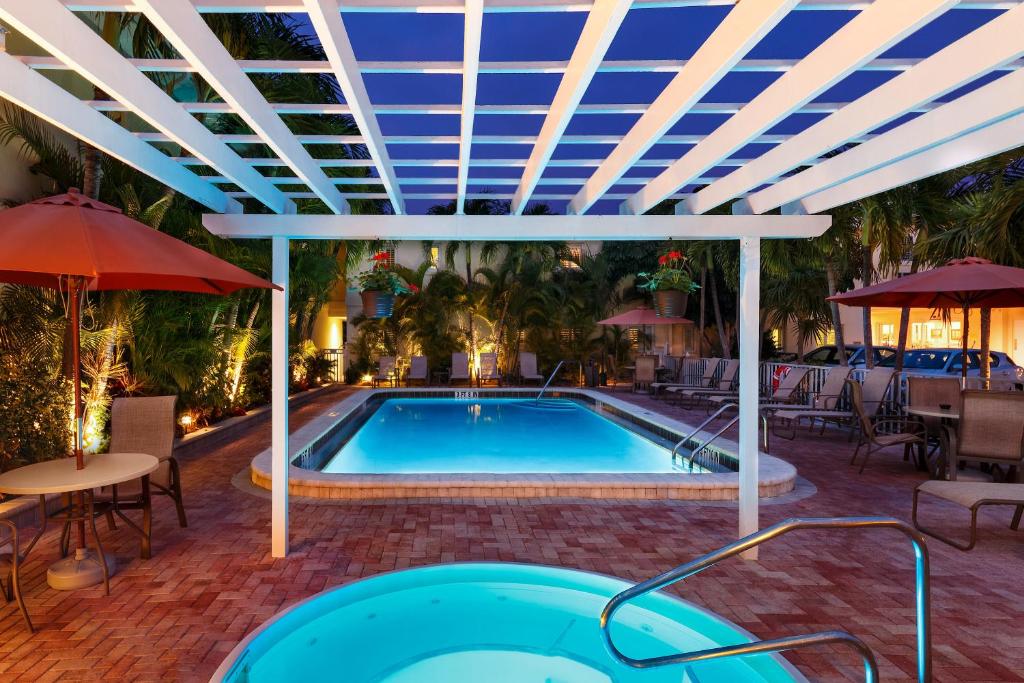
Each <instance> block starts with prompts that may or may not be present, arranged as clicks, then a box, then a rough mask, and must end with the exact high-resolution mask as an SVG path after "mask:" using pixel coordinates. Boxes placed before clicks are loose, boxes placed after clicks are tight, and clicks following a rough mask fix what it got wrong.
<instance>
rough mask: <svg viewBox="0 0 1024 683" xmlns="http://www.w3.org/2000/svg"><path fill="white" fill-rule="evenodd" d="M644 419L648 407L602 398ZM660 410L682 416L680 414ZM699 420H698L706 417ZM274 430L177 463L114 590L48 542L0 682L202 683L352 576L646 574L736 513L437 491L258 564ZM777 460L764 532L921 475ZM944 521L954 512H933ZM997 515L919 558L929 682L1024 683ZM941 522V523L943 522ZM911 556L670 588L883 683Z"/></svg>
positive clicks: (115, 536) (699, 505) (6, 613)
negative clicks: (59, 568) (534, 567)
mask: <svg viewBox="0 0 1024 683" xmlns="http://www.w3.org/2000/svg"><path fill="white" fill-rule="evenodd" d="M341 391H351V390H348V389H342V390H340V391H332V392H327V393H325V394H324V395H323V396H322V397H318V398H316V399H315V400H313V401H311V402H309V403H307V404H305V405H302V406H300V407H298V408H296V409H294V410H293V412H292V418H291V419H292V423H291V424H292V428H293V429H298V428H301V426H302V425H303V424H305V423H306V422H308V421H309V420H310V419H312V418H314V417H315V416H316V415H318V414H319V413H321V412H322V411H323V410H324V408H325V407H327V406H329V405H331V404H333V403H335V402H337V400H338V399H339V398H340V397H341V395H342V394H341V393H340V392H341ZM616 396H617V397H618V398H621V399H623V400H630V401H633V402H635V403H637V404H639V405H642V406H646V407H647V408H648V409H662V408H663V407H662V406H661V404H660V403H657V402H655V401H653V400H651V399H649V398H646V397H643V396H635V397H634V396H631V395H629V394H627V393H618V394H616ZM667 410H668V413H669V414H670V415H673V416H678V417H679V418H680V419H682V420H683V421H692V420H693V419H695V418H696V417H697V414H692V415H687V414H686V413H685V412H683V411H680V410H678V409H676V408H669V409H667ZM699 414H703V412H702V411H701V412H700V413H699ZM269 433H270V429H269V425H266V424H264V425H259V426H256V427H254V428H253V429H251V430H249V431H248V432H246V433H245V434H244V435H242V436H241V437H239V438H238V439H237V440H235V441H234V442H233V443H230V444H227V445H224V446H221V447H218V448H216V449H213V450H210V451H209V452H206V453H202V454H196V455H192V456H189V457H188V458H187V459H184V460H183V462H182V477H183V480H184V484H185V505H186V508H187V511H188V516H189V528H187V529H180V528H178V526H177V523H176V520H175V517H174V513H173V507H172V506H171V505H170V503H169V501H167V500H166V499H165V498H163V497H159V498H158V499H157V500H156V502H155V516H154V543H153V557H152V559H150V560H145V561H144V560H139V559H138V555H137V553H138V545H137V541H136V540H135V538H134V537H133V536H132V535H131V534H130V533H129V532H127V531H126V530H125V529H124V528H123V527H122V528H120V529H119V530H117V531H114V532H108V531H106V530H105V526H104V525H101V529H102V530H103V533H104V543H105V544H109V546H108V547H109V548H110V549H111V550H112V552H114V553H115V554H116V555H117V556H118V558H119V560H120V561H121V565H120V569H119V571H118V573H117V574H116V575H115V576H114V577H113V578H112V581H111V595H110V596H109V597H106V596H104V595H103V593H102V589H100V588H90V589H87V590H83V591H78V592H71V593H64V592H58V591H54V590H51V589H49V588H48V587H47V586H46V578H45V574H46V567H47V566H48V565H49V564H50V563H51V562H52V561H53V560H55V559H56V558H57V552H56V531H54V532H50V533H49V534H48V535H47V536H46V537H44V538H43V540H42V541H41V545H40V547H39V548H38V549H37V550H36V551H35V552H34V553H33V557H32V558H31V559H30V561H29V562H28V563H27V566H26V567H25V571H24V575H23V579H24V580H23V585H24V589H25V593H26V597H27V602H28V605H29V609H30V610H31V612H32V615H33V618H34V620H35V622H36V625H37V627H38V628H39V631H38V632H37V633H36V634H35V635H30V634H29V633H28V632H27V631H26V630H25V629H24V625H23V623H22V621H21V617H20V614H19V613H18V611H17V609H16V608H15V607H14V605H13V604H12V605H7V606H3V605H2V604H0V679H2V680H3V681H5V683H6V682H8V681H55V680H68V681H71V680H89V681H98V680H109V681H135V680H139V681H203V680H206V679H207V678H208V677H209V675H210V674H211V673H212V672H213V671H214V669H215V668H216V667H217V665H218V664H219V663H220V661H221V660H222V659H223V657H224V656H225V655H226V654H227V653H228V652H229V651H230V650H231V649H232V648H233V647H234V645H235V644H236V643H237V642H238V641H239V640H241V638H242V637H243V636H244V635H245V634H246V633H247V632H249V631H250V630H252V629H253V628H255V627H256V626H257V625H258V624H260V623H261V622H262V621H264V620H265V619H267V618H268V617H270V616H271V615H273V614H274V613H275V612H277V611H278V610H280V609H281V608H283V607H286V606H287V605H290V604H292V603H293V602H295V601H297V600H299V599H301V598H304V597H307V596H309V595H311V594H313V593H316V592H318V591H321V590H323V589H324V588H327V587H330V586H336V585H339V584H343V583H345V582H348V581H351V580H353V579H355V578H358V577H363V576H369V575H372V574H375V573H379V572H383V571H390V570H394V569H401V568H404V567H409V566H417V565H424V564H433V563H438V562H451V561H472V560H501V561H515V562H534V563H540V564H553V565H560V566H564V567H571V568H580V569H586V570H590V571H598V572H604V573H607V574H613V575H616V576H621V577H623V578H627V579H633V580H641V579H645V578H648V577H650V576H652V575H654V574H656V573H658V572H660V571H663V570H665V569H668V568H670V567H672V566H675V565H677V564H679V563H682V562H685V561H687V560H690V559H692V558H693V557H695V556H697V555H699V554H702V553H703V552H706V551H708V550H710V549H712V548H715V547H718V546H720V545H722V544H724V543H727V542H729V541H730V540H733V539H734V537H735V526H736V510H735V505H734V504H733V503H728V502H698V501H625V502H617V501H592V500H578V499H577V500H557V501H535V500H516V499H460V498H443V499H430V500H419V501H408V500H403V501H393V500H377V501H333V500H305V501H293V504H292V508H291V523H292V554H291V555H290V556H289V557H288V558H287V559H284V560H275V559H273V558H271V557H270V553H269V523H270V501H269V499H268V498H269V494H268V493H267V492H265V491H260V490H257V489H255V488H254V487H251V485H249V484H248V481H247V479H248V467H249V462H250V460H251V459H252V457H253V455H254V454H256V453H258V452H259V451H261V450H262V449H263V448H265V445H266V443H267V441H268V439H269ZM773 450H774V451H776V452H777V454H778V455H779V456H780V457H782V458H784V459H785V460H787V461H789V462H791V463H793V464H794V465H795V466H796V467H797V470H798V472H799V475H800V477H802V481H801V483H800V484H799V485H798V487H797V491H795V492H794V493H793V494H790V495H789V496H784V497H782V498H777V499H774V500H772V501H770V502H766V504H765V505H764V507H763V508H762V512H761V520H762V524H763V525H767V524H769V523H771V522H774V521H778V520H780V519H784V518H786V517H791V516H797V515H799V516H826V515H827V516H831V515H879V514H884V515H894V516H897V517H900V518H903V519H908V518H909V516H910V503H911V492H912V490H913V488H914V486H915V485H916V484H917V483H918V482H919V481H921V480H922V477H923V475H922V474H921V473H919V472H917V471H916V470H915V469H914V468H913V467H912V466H910V465H909V464H908V463H906V462H904V461H903V460H902V457H901V453H900V452H899V450H898V449H894V450H893V451H892V452H891V454H882V455H879V456H876V457H875V458H874V459H873V460H872V462H871V464H869V466H868V468H867V470H866V471H865V473H864V474H863V475H858V474H857V473H856V470H855V469H854V468H851V467H850V466H849V465H848V464H847V462H848V461H849V456H850V453H851V450H852V448H851V446H850V445H849V444H848V443H847V441H846V438H845V436H843V435H837V434H835V433H829V432H827V433H826V436H825V437H819V436H817V435H805V434H801V436H800V437H799V438H798V439H797V440H796V441H793V442H784V441H780V440H776V442H775V443H774V444H773ZM947 512H948V514H946V513H947ZM1011 512H1012V511H1011V510H1009V509H999V508H991V509H986V510H983V511H982V512H981V514H980V531H981V540H980V542H979V544H978V547H977V548H975V550H973V551H971V552H969V553H962V552H960V551H957V550H955V549H953V548H950V547H947V546H944V545H942V544H940V543H938V542H932V543H930V544H929V548H930V552H931V557H932V581H933V592H932V601H933V627H934V651H933V656H934V667H935V677H934V680H935V681H950V682H952V681H975V682H981V681H992V682H994V681H1000V682H1009V681H1024V626H1022V624H1024V599H1022V597H1021V591H1022V588H1021V587H1022V586H1024V533H1015V532H1012V531H1010V530H1009V529H1008V524H1009V519H1010V514H1011ZM927 514H930V515H931V516H930V519H933V520H940V521H939V522H938V524H940V525H942V524H944V525H945V526H946V527H947V528H950V529H954V528H955V529H963V528H965V527H964V524H965V522H966V515H965V513H964V512H963V511H962V510H958V509H955V508H951V507H944V506H941V505H936V507H931V508H928V510H927ZM943 517H945V518H946V519H947V520H948V521H947V522H945V523H943V522H942V521H941V520H942V519H943ZM912 581H913V563H912V560H911V557H910V548H909V546H908V544H907V543H906V542H905V540H904V539H903V538H902V537H901V536H898V535H896V534H887V533H883V532H874V533H863V534H861V533H857V534H853V535H836V534H828V533H825V532H809V533H806V534H801V535H793V536H789V537H786V538H783V539H780V540H778V541H776V542H774V543H772V544H769V545H767V546H765V547H764V548H763V549H762V552H761V559H760V561H758V562H744V561H742V560H732V561H729V562H727V563H724V564H723V565H721V566H719V567H716V568H714V569H712V570H709V571H708V572H706V573H705V574H702V575H700V576H697V577H694V578H692V579H690V580H688V581H687V582H686V584H685V586H683V587H682V588H680V589H679V592H680V594H682V595H684V596H685V597H687V598H688V599H690V600H693V601H694V602H696V603H698V604H700V605H702V606H705V607H707V608H709V609H711V610H714V611H716V612H718V613H719V614H721V615H723V616H724V617H726V618H728V619H731V620H732V621H734V622H736V623H737V624H739V625H740V626H742V627H744V628H746V629H748V630H750V631H752V632H753V633H755V634H756V635H758V636H762V637H778V636H782V635H787V634H795V633H804V632H808V631H813V630H825V629H832V628H845V629H847V630H849V631H851V632H853V633H854V634H856V635H858V636H860V637H861V638H863V639H864V640H865V641H866V642H867V643H868V644H869V645H870V646H871V647H872V648H873V649H874V650H875V653H876V655H877V656H878V659H879V664H880V666H881V674H882V680H886V681H889V680H911V679H912V678H913V675H914V645H913V643H914V641H913V632H914V623H913V614H914V609H913V593H912V591H911V585H912ZM790 660H791V661H793V662H794V663H796V664H797V665H798V667H799V668H800V670H801V671H803V673H804V674H805V675H807V676H808V678H810V679H811V680H816V681H847V680H854V681H855V680H863V677H862V676H863V674H862V671H861V667H860V664H859V662H858V661H856V658H855V657H853V656H851V655H850V653H849V652H847V651H845V650H838V649H837V650H830V649H828V648H825V649H822V650H820V651H814V652H806V653H802V654H800V655H793V656H791V657H790Z"/></svg>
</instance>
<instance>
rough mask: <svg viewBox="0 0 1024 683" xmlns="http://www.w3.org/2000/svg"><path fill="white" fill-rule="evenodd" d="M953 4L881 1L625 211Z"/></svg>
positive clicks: (675, 184)
mask: <svg viewBox="0 0 1024 683" xmlns="http://www.w3.org/2000/svg"><path fill="white" fill-rule="evenodd" d="M954 5H956V1H955V0H877V1H876V2H874V3H872V4H871V5H870V6H869V7H867V8H866V9H864V10H863V11H861V12H860V13H859V14H858V15H857V16H856V17H854V18H853V19H851V20H850V21H849V22H848V23H846V24H845V25H844V26H843V27H842V28H840V29H839V30H838V31H836V32H835V33H834V34H832V36H830V37H829V38H828V39H827V40H825V41H824V42H823V43H822V44H821V45H819V46H818V47H817V48H816V49H815V50H814V51H812V52H811V53H810V54H809V55H808V56H807V57H805V58H804V59H803V60H802V61H801V62H800V63H799V64H797V65H796V66H795V67H793V68H792V69H791V70H790V71H787V72H786V73H785V74H783V75H782V76H780V77H779V78H778V79H777V80H776V81H775V82H773V83H772V84H771V85H769V86H768V87H767V88H765V89H764V90H763V91H761V93H760V94H759V95H758V96H757V97H756V98H754V100H753V101H752V102H751V103H750V104H748V105H747V106H746V107H744V108H743V109H742V110H741V111H740V112H739V113H737V114H736V115H735V116H733V117H731V118H730V119H729V120H727V121H726V122H725V123H723V124H722V125H721V126H720V127H719V128H717V129H716V130H715V132H713V133H712V134H710V135H708V136H707V137H706V138H705V139H704V140H702V141H701V142H700V143H698V144H697V145H696V146H695V147H694V148H693V149H691V150H690V151H689V152H687V153H686V154H685V155H684V156H683V157H682V158H681V159H680V160H679V161H677V162H676V163H674V164H673V165H672V166H670V167H669V168H668V169H666V170H665V171H664V172H662V174H661V175H659V176H658V177H657V178H655V179H654V180H652V181H651V183H650V184H649V185H647V186H646V187H645V188H644V189H642V190H640V191H639V192H637V193H636V195H634V196H633V197H632V198H630V199H629V200H627V201H626V202H625V203H624V204H623V205H622V208H621V210H622V211H623V212H624V213H636V214H642V213H644V212H645V211H647V210H648V209H650V208H651V207H652V206H654V205H655V204H657V203H658V202H660V201H661V200H663V199H664V198H665V197H667V196H668V195H670V194H672V193H673V192H675V191H676V190H678V189H679V188H680V187H683V186H685V185H687V184H688V183H689V182H690V180H692V179H693V178H695V177H697V176H698V175H701V174H702V173H704V172H705V171H707V170H708V169H709V168H711V167H712V166H714V165H715V164H716V163H717V162H718V161H719V160H720V159H723V158H725V157H727V156H729V155H730V154H732V153H733V152H734V151H736V150H737V149H740V148H741V147H743V146H744V145H746V144H748V143H749V142H750V141H751V140H752V139H754V138H756V137H757V136H758V135H761V134H762V133H763V132H764V131H766V130H768V129H769V128H770V127H771V126H773V125H775V124H776V123H778V122H779V121H781V120H782V119H783V118H785V117H786V116H788V115H789V114H791V113H792V112H793V111H795V110H796V109H798V108H800V107H801V106H803V105H804V104H805V103H806V102H809V101H810V100H812V99H814V98H815V97H817V96H818V95H819V94H821V93H822V92H824V91H825V90H826V89H827V88H829V87H830V86H832V85H834V84H835V83H838V82H839V81H840V80H841V79H842V78H843V77H845V76H846V75H847V74H849V73H851V72H853V71H855V70H856V69H857V68H858V67H859V66H860V65H861V64H864V63H866V62H868V61H869V60H871V59H873V58H875V57H876V56H878V55H879V54H881V53H882V52H884V51H885V50H886V49H888V48H889V47H891V46H892V45H894V44H896V43H897V42H899V41H900V40H901V39H903V38H905V37H906V36H908V35H910V34H911V33H912V32H913V31H914V30H916V29H917V28H919V27H920V26H923V25H924V24H926V23H928V22H929V21H931V20H932V19H934V18H935V17H937V16H938V15H940V14H942V13H943V12H945V11H946V10H947V9H949V8H950V7H952V6H954Z"/></svg>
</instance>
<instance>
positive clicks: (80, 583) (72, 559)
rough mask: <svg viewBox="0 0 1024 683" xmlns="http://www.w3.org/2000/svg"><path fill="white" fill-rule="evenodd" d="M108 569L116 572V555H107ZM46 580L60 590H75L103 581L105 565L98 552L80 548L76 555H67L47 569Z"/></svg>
mask: <svg viewBox="0 0 1024 683" xmlns="http://www.w3.org/2000/svg"><path fill="white" fill-rule="evenodd" d="M105 558H106V560H107V570H108V572H109V573H110V574H113V573H114V557H113V556H112V555H105ZM46 582H47V583H48V584H50V588H53V589H54V590H59V591H73V590H78V589H79V588H88V587H89V586H95V585H97V584H100V583H103V567H102V565H100V561H99V559H98V558H97V557H96V554H95V553H94V552H92V551H90V550H88V549H86V548H78V549H77V550H75V554H74V555H70V556H68V557H65V558H64V559H63V560H59V561H57V562H55V563H53V564H52V565H50V568H49V569H48V570H47V571H46Z"/></svg>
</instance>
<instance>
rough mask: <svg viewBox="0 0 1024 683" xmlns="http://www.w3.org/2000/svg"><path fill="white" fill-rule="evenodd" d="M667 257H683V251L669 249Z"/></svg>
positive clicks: (676, 258) (673, 258) (675, 258)
mask: <svg viewBox="0 0 1024 683" xmlns="http://www.w3.org/2000/svg"><path fill="white" fill-rule="evenodd" d="M668 257H669V258H670V259H672V260H673V261H675V260H678V259H681V258H683V252H681V251H670V252H668Z"/></svg>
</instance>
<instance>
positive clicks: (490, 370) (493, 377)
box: [476, 353, 501, 387]
mask: <svg viewBox="0 0 1024 683" xmlns="http://www.w3.org/2000/svg"><path fill="white" fill-rule="evenodd" d="M484 382H494V383H495V384H496V385H497V386H499V387H500V386H501V372H500V371H499V370H498V354H496V353H481V354H480V370H479V371H477V373H476V385H477V386H478V387H479V386H482V385H483V383H484Z"/></svg>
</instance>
